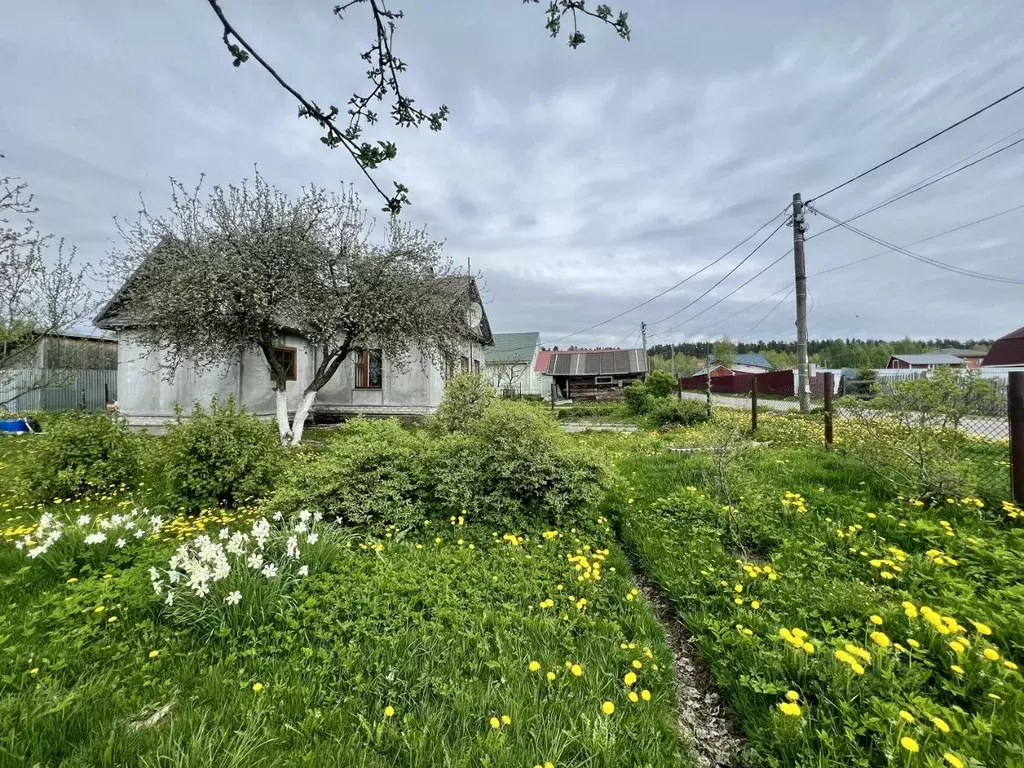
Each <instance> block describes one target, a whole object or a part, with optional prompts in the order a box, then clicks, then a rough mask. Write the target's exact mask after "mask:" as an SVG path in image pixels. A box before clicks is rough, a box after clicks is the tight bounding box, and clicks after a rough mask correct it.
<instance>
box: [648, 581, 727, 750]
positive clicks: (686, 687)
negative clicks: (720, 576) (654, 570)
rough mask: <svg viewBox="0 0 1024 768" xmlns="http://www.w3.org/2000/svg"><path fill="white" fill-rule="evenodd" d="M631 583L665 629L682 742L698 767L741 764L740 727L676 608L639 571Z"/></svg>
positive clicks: (677, 722) (655, 585)
mask: <svg viewBox="0 0 1024 768" xmlns="http://www.w3.org/2000/svg"><path fill="white" fill-rule="evenodd" d="M633 583H634V584H635V585H636V588H637V589H639V590H640V591H641V592H642V593H643V594H644V595H645V596H646V597H647V599H648V600H650V602H651V605H652V606H654V612H655V614H656V615H657V617H658V619H659V620H660V621H661V623H662V626H664V628H665V636H666V639H667V640H668V644H669V647H670V648H671V649H672V652H673V653H674V654H675V657H676V660H675V678H676V698H677V699H678V705H679V711H678V713H677V720H676V724H677V727H678V728H679V731H680V734H681V736H682V737H683V740H684V741H685V742H687V743H689V744H690V747H691V751H692V753H693V756H694V758H695V759H696V762H697V765H699V766H701V768H733V767H734V766H738V765H740V764H741V763H740V762H739V758H738V756H739V754H740V751H741V749H742V745H743V742H742V740H741V739H740V737H739V736H738V735H737V734H738V733H739V728H738V727H737V725H736V724H735V723H734V722H733V720H732V718H731V717H730V716H729V714H728V712H727V711H726V708H725V705H724V704H723V702H722V700H721V697H720V696H719V695H718V694H717V693H716V692H715V691H714V685H713V683H712V680H711V674H710V672H708V670H707V668H706V667H705V666H704V664H703V662H702V661H701V659H700V656H699V654H698V651H697V645H696V643H695V642H694V640H693V638H692V637H691V636H690V634H689V633H688V632H687V631H686V628H685V627H684V626H683V624H682V622H680V621H679V617H678V616H677V615H676V611H675V607H674V606H673V605H672V603H671V601H670V600H668V598H666V597H665V596H664V595H663V594H662V592H661V589H660V588H659V587H658V585H657V584H655V583H654V582H652V581H651V580H650V579H648V578H647V577H646V576H644V575H643V574H642V573H640V572H639V571H638V570H636V569H634V570H633Z"/></svg>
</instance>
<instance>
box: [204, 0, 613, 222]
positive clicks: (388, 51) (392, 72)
mask: <svg viewBox="0 0 1024 768" xmlns="http://www.w3.org/2000/svg"><path fill="white" fill-rule="evenodd" d="M207 3H208V4H209V6H210V8H212V9H213V12H214V13H215V14H216V16H217V18H218V20H219V21H220V23H221V27H222V35H221V39H222V40H223V41H224V46H225V47H226V48H227V50H228V52H229V53H230V54H231V56H232V62H231V63H232V64H233V65H234V66H235V67H239V66H241V65H242V64H243V63H244V62H246V61H248V60H249V59H250V58H252V59H255V60H256V61H257V62H258V63H259V65H260V66H261V67H263V69H264V70H266V71H267V73H268V74H269V75H270V76H271V77H272V78H274V80H275V81H276V82H277V84H278V85H280V86H281V87H282V88H284V90H285V91H287V92H288V93H289V94H290V95H291V96H292V97H293V98H294V99H295V100H296V101H298V103H299V117H300V118H310V119H312V120H314V121H315V122H316V123H317V124H318V125H319V126H320V128H321V129H322V130H323V131H324V135H323V136H321V137H320V141H321V142H323V144H324V145H326V146H327V147H329V148H332V149H333V148H335V147H339V146H340V147H343V148H344V149H345V151H346V152H348V153H349V155H350V156H351V157H352V159H353V160H354V161H355V163H356V165H358V166H359V169H360V170H361V171H362V173H363V175H364V176H365V177H366V178H367V180H368V181H369V182H370V184H371V185H373V188H374V189H375V190H376V191H377V192H378V193H379V194H380V195H381V197H383V198H384V200H385V205H384V210H385V211H387V212H389V213H392V214H397V213H399V212H400V211H401V209H402V207H403V206H404V205H407V204H408V203H409V195H408V192H409V190H408V187H406V186H405V185H404V184H401V183H399V182H393V183H394V187H395V192H394V195H392V196H389V195H387V194H386V193H385V192H384V190H383V189H382V188H381V186H380V185H379V184H378V183H377V181H376V180H375V179H374V177H373V175H372V174H371V173H370V171H371V170H374V169H376V168H378V167H379V166H380V165H381V164H382V163H385V162H387V161H389V160H394V159H395V157H396V156H397V154H398V148H397V147H396V146H395V144H394V143H393V142H390V141H377V142H376V143H375V144H370V143H368V142H366V141H361V137H362V132H363V122H364V121H365V122H366V123H367V124H370V125H372V124H374V123H376V122H377V114H376V113H375V112H374V111H372V110H371V109H370V106H371V105H372V103H373V102H374V101H383V100H384V98H385V96H387V95H388V94H392V95H393V97H394V102H393V104H392V107H391V118H392V120H393V121H394V123H395V125H397V126H399V127H401V128H408V127H412V128H416V127H419V126H420V125H422V124H423V123H427V124H428V125H429V126H430V129H431V130H432V131H440V130H441V129H442V127H443V125H444V123H445V122H446V121H447V120H448V112H449V110H448V107H447V105H445V104H442V105H441V106H439V107H438V108H437V109H436V110H434V111H432V112H425V111H423V110H422V109H420V108H419V107H417V106H415V100H414V99H412V98H411V97H409V96H407V95H405V94H403V93H402V89H401V83H400V75H401V73H404V72H405V71H406V69H407V67H406V64H405V62H404V61H402V60H401V59H400V58H398V57H397V56H395V55H394V53H393V48H392V43H393V38H394V33H395V29H396V22H397V21H398V20H400V19H402V18H404V15H405V14H404V12H403V11H400V10H397V11H393V10H390V9H389V8H388V7H387V0H347V2H345V3H342V4H340V5H336V6H334V15H335V16H336V17H338V18H339V19H343V18H344V16H345V13H346V12H347V11H348V10H350V9H351V8H352V7H354V6H357V5H362V4H366V5H368V6H369V8H370V12H371V15H372V18H373V23H374V40H373V42H372V43H371V45H370V47H369V48H367V49H366V50H365V51H363V52H362V53H361V54H360V58H361V59H362V60H363V61H366V62H368V63H369V64H370V66H371V68H370V69H369V70H368V71H367V73H366V76H367V78H368V79H369V80H370V83H371V85H372V87H371V89H370V91H369V92H368V93H366V94H362V95H361V94H358V93H356V94H353V95H352V97H351V98H350V99H349V102H348V104H349V109H348V115H349V120H348V125H347V126H345V127H344V128H341V127H339V126H338V116H339V113H340V110H339V109H338V107H336V106H334V105H333V104H332V105H331V106H330V107H329V108H328V109H326V110H324V109H323V108H321V107H320V106H319V105H318V104H317V103H316V102H315V101H313V100H312V99H309V98H307V97H305V96H304V95H303V94H302V93H300V92H299V90H298V89H296V88H294V87H293V86H292V85H290V84H289V83H288V82H287V81H286V80H285V79H284V78H283V77H282V76H281V75H280V74H279V73H278V71H277V70H276V69H275V68H274V67H273V66H272V65H271V64H270V63H269V62H268V61H267V60H266V59H265V58H264V57H263V56H261V55H260V54H259V53H258V52H257V51H256V49H255V48H254V47H253V46H252V45H251V44H250V43H249V42H248V41H247V40H246V39H245V38H244V37H243V36H242V35H241V34H239V32H238V30H237V29H236V28H235V27H234V26H233V25H232V23H231V22H230V21H229V20H228V18H227V16H226V15H225V13H224V10H223V9H222V8H221V5H220V0H207ZM523 3H524V4H531V3H533V4H537V3H539V0H523ZM566 15H570V16H571V18H572V26H573V31H572V34H570V36H569V45H570V47H572V48H578V47H579V46H580V45H582V44H583V43H584V42H586V38H585V36H584V35H583V33H582V32H581V31H580V30H579V26H578V15H582V16H587V17H591V18H594V19H597V20H599V21H602V22H604V23H605V24H608V25H609V26H611V27H612V28H613V29H614V30H615V31H616V33H617V34H618V35H619V37H621V38H622V39H624V40H629V38H630V29H629V24H628V21H627V16H628V15H627V14H626V13H625V12H620V13H619V14H618V16H617V17H615V18H613V11H612V9H611V8H610V7H609V6H607V5H604V4H601V5H598V6H597V7H596V8H595V9H594V10H590V9H588V8H587V7H586V0H552V2H550V3H549V5H548V8H547V23H546V24H545V28H546V29H547V30H548V31H549V32H550V33H551V36H552V37H557V36H558V34H559V32H560V30H561V24H562V19H563V18H564V17H565V16H566Z"/></svg>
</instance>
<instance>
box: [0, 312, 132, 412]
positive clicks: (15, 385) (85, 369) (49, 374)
mask: <svg viewBox="0 0 1024 768" xmlns="http://www.w3.org/2000/svg"><path fill="white" fill-rule="evenodd" d="M12 398H13V399H12ZM116 399H117V339H116V338H114V337H113V336H112V335H107V334H100V335H98V334H89V333H79V332H75V331H63V332H55V333H50V334H47V335H46V336H44V337H42V338H40V339H38V340H34V341H33V343H32V345H31V347H30V348H28V349H25V350H24V352H23V353H22V352H15V353H13V354H11V355H10V356H9V357H8V359H7V364H6V365H5V366H4V370H3V371H0V402H2V403H5V405H6V408H7V409H8V410H9V411H68V410H76V409H77V410H103V408H104V407H105V406H106V404H107V402H109V401H112V400H116Z"/></svg>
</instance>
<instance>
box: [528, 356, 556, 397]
mask: <svg viewBox="0 0 1024 768" xmlns="http://www.w3.org/2000/svg"><path fill="white" fill-rule="evenodd" d="M553 354H555V353H554V352H553V351H550V350H541V351H540V352H538V353H537V361H536V362H535V363H534V364H533V375H534V377H536V379H537V387H538V391H539V392H540V395H541V397H543V398H544V399H545V400H550V399H551V385H552V384H553V383H554V381H555V380H554V379H553V378H551V376H549V375H548V361H549V360H550V359H551V356H552V355H553Z"/></svg>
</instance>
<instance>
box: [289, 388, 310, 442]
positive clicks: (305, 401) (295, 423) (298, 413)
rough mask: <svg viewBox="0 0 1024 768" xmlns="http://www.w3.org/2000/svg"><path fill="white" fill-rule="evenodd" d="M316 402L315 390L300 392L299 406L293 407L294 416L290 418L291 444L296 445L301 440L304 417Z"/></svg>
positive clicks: (304, 424)
mask: <svg viewBox="0 0 1024 768" xmlns="http://www.w3.org/2000/svg"><path fill="white" fill-rule="evenodd" d="M315 402H316V390H315V389H313V390H308V391H306V392H304V393H303V394H302V399H301V400H300V401H299V407H298V408H296V409H295V418H294V419H293V420H292V437H291V444H292V445H298V444H299V442H301V440H302V431H303V429H305V427H306V417H308V416H309V411H310V409H311V408H312V407H313V403H315Z"/></svg>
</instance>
